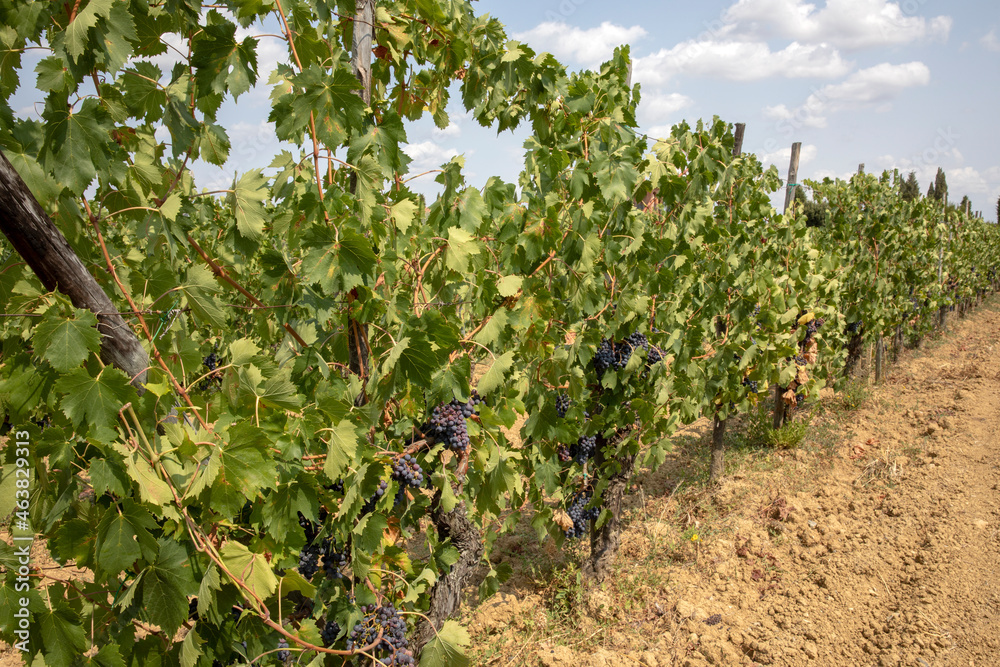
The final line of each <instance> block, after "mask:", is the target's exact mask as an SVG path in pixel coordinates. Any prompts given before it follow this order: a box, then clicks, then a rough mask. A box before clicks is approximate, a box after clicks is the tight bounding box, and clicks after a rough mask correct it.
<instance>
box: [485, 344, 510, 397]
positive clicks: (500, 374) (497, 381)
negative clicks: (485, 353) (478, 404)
mask: <svg viewBox="0 0 1000 667" xmlns="http://www.w3.org/2000/svg"><path fill="white" fill-rule="evenodd" d="M513 363H514V352H513V351H507V352H504V353H503V354H501V355H500V356H499V357H497V358H496V360H494V362H493V364H492V365H491V366H490V369H489V370H488V371H486V373H484V374H483V377H481V378H479V384H478V385H477V386H476V390H477V391H478V392H479V393H480V394H481V395H483V396H486V395H487V394H489V393H490V392H491V391H493V390H494V389H496V388H497V387H499V386H501V385H502V384H503V381H504V378H505V377H506V376H507V371H509V370H510V368H511V366H512V365H513Z"/></svg>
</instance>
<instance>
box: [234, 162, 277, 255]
mask: <svg viewBox="0 0 1000 667" xmlns="http://www.w3.org/2000/svg"><path fill="white" fill-rule="evenodd" d="M267 180H268V179H267V177H266V176H264V174H263V172H262V171H261V170H260V169H251V170H250V171H248V172H246V173H245V174H243V175H242V176H240V178H239V180H236V179H235V178H234V179H233V191H232V192H230V193H229V194H228V195H227V201H228V203H229V206H230V207H232V210H233V214H234V215H235V216H236V228H237V229H239V230H240V234H242V235H243V236H244V237H246V238H248V239H250V240H252V241H260V240H261V239H262V238H264V222H265V215H264V214H265V210H264V200H265V199H267V197H268V190H267Z"/></svg>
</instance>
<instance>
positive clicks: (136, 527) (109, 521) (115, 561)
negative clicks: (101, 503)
mask: <svg viewBox="0 0 1000 667" xmlns="http://www.w3.org/2000/svg"><path fill="white" fill-rule="evenodd" d="M156 527H157V525H156V522H155V521H153V518H152V517H151V516H150V515H149V513H148V512H146V510H144V509H143V508H142V507H141V506H140V505H136V504H135V503H134V502H133V501H132V500H130V499H127V498H126V499H125V500H124V501H123V503H122V509H121V510H120V511H119V512H108V513H107V514H105V515H104V520H103V521H101V525H100V526H98V529H97V565H98V567H99V569H100V570H102V571H104V572H108V573H111V574H117V573H118V572H121V571H123V570H127V569H128V568H129V567H131V566H132V564H133V563H134V562H135V561H136V560H137V559H138V558H139V557H140V556H142V557H143V558H145V559H146V560H152V559H153V558H155V557H156V552H157V545H156V539H155V538H154V537H153V535H152V533H150V532H149V531H150V530H153V529H155V528H156Z"/></svg>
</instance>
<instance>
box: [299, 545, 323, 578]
mask: <svg viewBox="0 0 1000 667" xmlns="http://www.w3.org/2000/svg"><path fill="white" fill-rule="evenodd" d="M319 552H320V550H319V547H318V546H316V545H308V546H306V547H305V548H303V549H302V552H301V553H300V554H299V574H301V575H302V577H303V578H304V579H305V580H306V581H308V580H310V579H312V578H313V575H314V574H316V571H317V570H318V569H319Z"/></svg>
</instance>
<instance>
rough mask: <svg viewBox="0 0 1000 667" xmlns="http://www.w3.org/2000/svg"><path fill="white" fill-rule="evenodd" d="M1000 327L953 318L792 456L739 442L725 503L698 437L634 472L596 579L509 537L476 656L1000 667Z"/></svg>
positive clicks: (990, 320)
mask: <svg viewBox="0 0 1000 667" xmlns="http://www.w3.org/2000/svg"><path fill="white" fill-rule="evenodd" d="M998 332H1000V306H998V305H997V303H996V302H995V301H994V302H991V304H988V305H987V306H985V307H983V308H981V309H980V310H978V311H975V312H974V313H973V314H972V315H970V316H969V317H968V318H967V319H965V320H959V321H952V322H951V327H950V331H949V332H948V333H947V334H946V335H944V336H943V337H941V338H939V339H937V340H930V341H927V342H926V343H925V344H924V346H923V348H922V349H920V350H916V351H907V352H904V354H903V355H902V358H901V359H900V361H899V363H898V364H897V365H895V366H894V367H893V369H892V372H891V376H890V378H889V381H888V382H887V383H885V384H884V385H881V386H879V387H873V388H871V389H870V393H868V395H867V398H866V400H864V401H863V402H862V403H861V406H860V408H858V409H856V410H853V409H848V408H846V407H844V400H843V397H841V398H839V399H838V398H834V399H833V400H830V401H827V402H826V404H825V405H824V406H822V407H821V408H819V409H818V410H817V411H816V412H815V413H814V415H813V419H812V425H811V427H810V431H809V435H808V436H807V437H806V440H805V441H804V442H802V443H801V444H800V445H799V446H798V447H797V448H796V449H794V450H788V451H775V450H756V451H754V450H747V449H746V448H743V449H741V448H739V447H735V448H734V451H733V452H731V453H730V455H729V459H728V461H727V471H728V472H730V475H729V477H728V478H727V480H726V481H725V483H724V484H723V486H722V487H721V489H719V490H717V491H715V492H711V491H709V490H706V489H705V487H704V484H703V475H702V468H703V466H704V463H702V461H707V458H708V454H707V433H706V434H704V435H701V437H698V436H697V434H696V436H695V437H692V438H691V439H690V441H688V442H687V444H684V445H681V446H679V447H678V451H677V452H676V454H675V456H674V457H673V459H672V460H671V461H669V462H668V464H667V465H666V466H665V467H664V468H663V469H661V470H660V471H658V472H657V473H656V474H649V473H646V474H643V475H640V477H639V478H638V485H637V486H638V489H637V492H636V494H633V497H634V498H635V501H636V502H635V504H634V506H633V507H632V509H631V510H630V512H629V515H628V519H627V522H628V523H627V528H626V530H625V532H624V534H623V547H622V553H621V555H620V558H619V559H618V561H619V562H618V564H617V567H616V571H615V573H614V575H613V576H612V577H610V578H609V579H608V580H607V581H605V582H604V583H603V584H601V585H600V586H596V587H593V586H590V585H588V584H587V582H585V581H581V580H580V579H579V578H578V575H577V572H578V568H577V565H578V563H579V562H580V559H581V558H582V557H583V556H584V552H583V550H582V548H579V547H578V548H577V550H576V551H573V550H572V549H570V552H569V553H563V552H555V551H554V549H553V548H552V547H551V545H548V546H543V547H538V546H537V543H533V540H534V538H533V537H532V536H530V535H524V536H521V537H518V536H514V537H512V538H509V539H507V538H505V541H502V542H501V548H500V549H498V559H499V560H506V561H508V562H510V563H511V565H512V566H513V567H514V569H515V576H514V577H513V578H512V580H511V581H510V582H509V583H508V584H507V585H506V586H505V588H504V589H503V590H502V591H501V593H500V594H499V595H498V596H496V597H495V598H493V599H491V600H490V601H487V602H486V603H485V604H484V605H482V606H480V607H478V608H475V609H471V610H469V611H467V612H466V618H465V620H466V622H468V623H469V624H470V630H471V634H472V637H473V640H474V645H475V656H474V660H473V664H476V665H544V666H548V667H563V666H565V667H569V666H571V665H572V666H573V667H581V666H588V665H593V666H595V667H596V666H598V665H614V666H618V665H630V666H631V665H645V666H647V667H666V666H673V665H677V666H685V667H701V666H703V665H747V666H749V665H776V666H783V667H792V666H798V665H831V666H832V665H837V666H842V665H878V666H884V667H890V666H896V665H907V666H910V665H913V666H916V667H920V666H922V667H935V666H939V665H942V666H943V665H958V666H962V667H966V666H969V667H972V666H975V667H994V666H996V665H1000V486H998V483H1000V441H998V437H997V433H998V431H1000V393H998V388H1000V359H998V356H997V352H998V350H997V347H998V345H1000V334H998ZM857 394H858V390H857V388H855V390H854V391H853V394H852V396H853V397H855V398H856V397H857ZM848 402H850V401H848ZM734 442H736V443H738V442H739V440H738V436H736V440H735V441H734Z"/></svg>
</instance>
